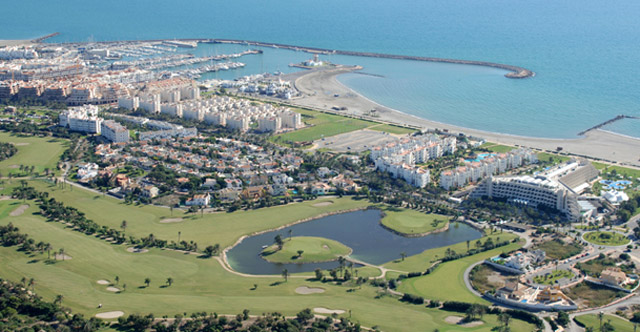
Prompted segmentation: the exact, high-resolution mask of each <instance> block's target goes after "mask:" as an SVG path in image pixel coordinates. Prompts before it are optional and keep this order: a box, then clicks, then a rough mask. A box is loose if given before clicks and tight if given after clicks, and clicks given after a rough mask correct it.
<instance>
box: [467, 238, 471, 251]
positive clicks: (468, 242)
mask: <svg viewBox="0 0 640 332" xmlns="http://www.w3.org/2000/svg"><path fill="white" fill-rule="evenodd" d="M470 243H471V241H469V240H467V251H469V244H470Z"/></svg>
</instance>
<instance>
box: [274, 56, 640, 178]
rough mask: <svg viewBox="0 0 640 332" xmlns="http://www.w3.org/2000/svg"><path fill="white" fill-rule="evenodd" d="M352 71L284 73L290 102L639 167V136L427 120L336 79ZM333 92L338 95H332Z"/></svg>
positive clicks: (597, 131) (327, 70) (348, 69)
mask: <svg viewBox="0 0 640 332" xmlns="http://www.w3.org/2000/svg"><path fill="white" fill-rule="evenodd" d="M351 71H353V68H351V67H341V68H332V69H326V70H313V71H309V72H302V73H295V74H290V75H287V77H285V79H289V80H291V81H292V82H294V84H295V87H296V88H297V89H298V90H299V91H300V92H301V93H302V94H303V96H302V97H299V98H295V99H293V100H292V101H291V102H290V104H293V105H297V106H303V107H309V108H314V109H320V110H325V111H332V112H335V113H342V114H347V115H354V116H362V117H367V116H366V115H367V114H368V113H369V111H371V110H372V109H375V110H376V112H377V114H378V117H376V118H372V120H378V121H386V122H391V123H397V124H402V125H411V126H417V127H420V128H423V129H436V128H438V129H446V130H449V132H452V133H464V134H466V135H471V136H476V137H482V138H484V139H486V140H488V141H491V142H496V143H501V144H507V145H518V146H526V147H530V148H534V149H541V150H548V151H555V150H556V148H557V147H562V148H563V152H568V153H571V154H575V155H580V156H587V157H591V158H596V159H602V160H605V161H609V162H617V163H621V164H625V165H632V166H636V167H640V160H639V158H640V139H636V138H633V137H629V136H624V135H618V134H614V133H611V132H608V131H604V130H592V131H590V132H588V133H587V134H586V135H585V136H584V137H580V138H576V139H552V138H537V137H525V136H516V135H508V134H501V133H493V132H488V131H482V130H477V129H470V128H463V127H458V126H454V125H449V124H444V123H440V122H435V121H430V120H427V119H422V118H419V117H416V116H413V115H409V114H406V113H403V112H400V111H398V110H394V109H391V108H389V107H386V106H383V105H379V104H377V103H375V102H373V101H371V100H369V99H367V98H365V97H363V96H361V95H359V94H358V93H356V92H355V91H353V90H351V89H350V88H347V87H346V86H344V85H343V84H342V83H340V82H338V80H337V79H336V76H337V75H340V74H344V73H348V72H351ZM336 94H337V95H338V97H335V95H336ZM333 107H346V108H347V110H346V111H338V112H337V111H333V110H332V108H333Z"/></svg>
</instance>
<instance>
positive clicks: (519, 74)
mask: <svg viewBox="0 0 640 332" xmlns="http://www.w3.org/2000/svg"><path fill="white" fill-rule="evenodd" d="M203 42H208V43H217V44H242V45H255V46H262V47H272V48H284V49H289V50H293V51H303V52H308V53H316V54H318V53H319V54H340V55H351V56H363V57H370V58H385V59H396V60H414V61H427V62H440V63H452V64H461V65H474V66H484V67H492V68H498V69H504V70H508V71H509V73H507V74H506V75H504V76H505V77H507V78H527V77H532V76H534V75H535V73H534V72H533V71H531V70H529V69H526V68H522V67H518V66H512V65H507V64H502V63H494V62H486V61H474V60H459V59H446V58H431V57H421V56H412V55H396V54H385V53H372V52H355V51H341V50H330V49H325V48H316V47H304V46H295V45H287V44H278V43H264V42H258V41H248V40H235V39H210V40H206V41H203Z"/></svg>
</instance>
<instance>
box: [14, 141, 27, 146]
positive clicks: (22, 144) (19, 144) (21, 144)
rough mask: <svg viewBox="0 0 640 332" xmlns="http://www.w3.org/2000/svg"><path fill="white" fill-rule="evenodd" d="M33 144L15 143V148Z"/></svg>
mask: <svg viewBox="0 0 640 332" xmlns="http://www.w3.org/2000/svg"><path fill="white" fill-rule="evenodd" d="M29 144H31V143H27V142H22V143H13V145H15V146H25V145H29Z"/></svg>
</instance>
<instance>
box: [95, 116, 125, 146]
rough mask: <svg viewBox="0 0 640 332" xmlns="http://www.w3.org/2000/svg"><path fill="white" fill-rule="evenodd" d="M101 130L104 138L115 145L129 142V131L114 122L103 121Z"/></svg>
mask: <svg viewBox="0 0 640 332" xmlns="http://www.w3.org/2000/svg"><path fill="white" fill-rule="evenodd" d="M101 130H102V136H104V138H106V139H108V140H109V141H111V142H113V143H126V142H129V130H128V129H127V128H125V127H124V126H122V125H121V124H119V123H117V122H115V121H113V120H106V121H103V122H102V126H101Z"/></svg>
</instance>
